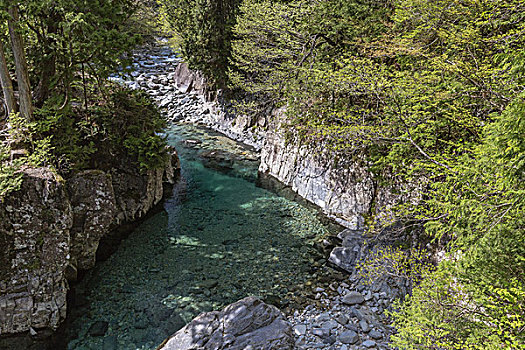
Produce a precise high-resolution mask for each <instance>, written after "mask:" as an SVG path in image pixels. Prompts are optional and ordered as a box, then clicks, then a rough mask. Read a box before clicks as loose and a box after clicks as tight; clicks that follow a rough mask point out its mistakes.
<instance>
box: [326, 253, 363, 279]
mask: <svg viewBox="0 0 525 350" xmlns="http://www.w3.org/2000/svg"><path fill="white" fill-rule="evenodd" d="M356 259H357V253H356V252H355V251H354V249H353V248H345V247H335V248H334V249H332V252H331V253H330V257H329V258H328V261H330V262H331V263H332V264H335V265H337V266H339V267H340V268H342V269H344V270H346V271H348V272H350V273H352V272H353V271H354V270H355V263H356Z"/></svg>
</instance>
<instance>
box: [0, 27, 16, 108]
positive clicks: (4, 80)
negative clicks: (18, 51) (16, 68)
mask: <svg viewBox="0 0 525 350" xmlns="http://www.w3.org/2000/svg"><path fill="white" fill-rule="evenodd" d="M0 83H1V84H2V91H3V93H4V100H5V105H6V113H7V115H9V114H11V113H15V112H16V99H15V92H14V90H13V83H12V82H11V76H10V75H9V70H8V69H7V62H6V60H5V53H4V38H3V37H2V38H0Z"/></svg>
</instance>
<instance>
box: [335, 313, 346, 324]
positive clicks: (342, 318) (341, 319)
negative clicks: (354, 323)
mask: <svg viewBox="0 0 525 350" xmlns="http://www.w3.org/2000/svg"><path fill="white" fill-rule="evenodd" d="M335 320H336V321H337V322H339V323H340V324H342V325H345V324H347V323H348V321H349V319H348V316H346V315H339V316H337V317H336V318H335Z"/></svg>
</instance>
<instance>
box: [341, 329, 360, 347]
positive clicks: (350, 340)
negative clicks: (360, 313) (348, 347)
mask: <svg viewBox="0 0 525 350" xmlns="http://www.w3.org/2000/svg"><path fill="white" fill-rule="evenodd" d="M358 340H359V335H358V334H357V333H356V332H354V331H352V330H348V331H344V332H342V333H341V334H340V335H339V341H340V342H341V343H343V344H355V343H357V341H358Z"/></svg>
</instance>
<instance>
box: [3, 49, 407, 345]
mask: <svg viewBox="0 0 525 350" xmlns="http://www.w3.org/2000/svg"><path fill="white" fill-rule="evenodd" d="M135 57H136V58H135V60H136V61H135V63H134V65H135V67H134V70H133V72H132V73H131V75H129V76H128V78H125V80H122V78H118V77H115V78H113V80H116V81H118V82H119V83H121V84H125V85H128V86H129V87H131V88H133V89H143V90H145V91H147V93H148V94H149V95H150V96H151V97H152V98H153V99H154V100H156V101H157V103H158V105H159V108H161V110H163V113H164V115H165V116H166V118H167V119H168V120H169V122H170V124H169V127H168V128H167V129H166V130H165V136H166V137H167V140H168V143H169V145H170V146H171V147H174V148H176V149H177V153H174V155H173V161H169V162H168V167H167V170H164V171H162V172H152V173H151V174H148V175H147V176H146V177H143V176H142V177H141V176H138V177H137V175H131V174H133V172H134V170H133V169H131V168H126V165H125V164H124V163H123V164H122V165H121V166H120V168H118V167H117V168H114V170H112V171H111V173H106V172H103V171H100V170H89V171H84V172H82V173H80V174H78V175H76V176H75V177H73V178H71V179H69V180H68V181H67V183H65V184H63V183H62V182H61V180H60V179H59V178H56V176H55V175H53V174H52V173H50V172H49V171H48V172H47V173H46V170H45V169H42V170H36V171H34V172H30V173H28V174H27V175H26V178H24V188H23V190H22V191H21V192H17V193H15V194H13V195H12V196H11V197H9V198H8V199H7V201H6V203H7V204H9V203H12V204H9V205H6V206H5V210H6V213H7V214H9V213H10V212H12V211H13V210H14V209H13V207H17V208H21V207H27V209H24V210H25V213H26V214H24V211H20V209H17V218H19V219H16V220H15V217H13V216H12V215H9V216H6V215H4V214H3V215H4V217H5V218H7V217H9V225H10V226H9V227H6V228H4V231H2V232H16V233H14V235H13V234H10V235H9V236H4V238H3V239H4V241H5V242H13V254H14V255H13V258H11V259H15V260H11V261H16V262H17V263H16V264H14V265H11V268H9V269H8V270H6V271H4V274H3V276H4V278H3V281H4V282H3V283H4V284H3V287H2V288H3V289H2V300H3V303H4V305H5V307H3V308H2V314H1V315H0V316H1V317H0V320H1V325H2V327H3V328H2V333H3V334H27V336H25V337H23V338H20V337H17V338H14V339H13V338H9V337H8V338H4V339H3V340H2V341H1V342H0V345H1V344H5V345H3V346H4V347H5V348H6V349H15V348H16V349H25V348H31V349H32V348H36V347H38V346H42V344H46V343H49V339H51V344H52V345H50V346H51V348H57V349H68V350H69V349H105V350H115V349H156V348H157V346H159V344H161V343H162V342H163V340H165V339H170V337H171V336H172V335H173V334H174V333H175V332H177V331H178V330H179V329H181V328H183V327H184V326H185V325H186V324H188V323H189V322H190V321H191V320H192V319H193V318H194V317H196V316H198V315H199V314H200V313H202V312H211V311H212V310H219V309H221V308H223V307H225V306H226V305H228V304H230V303H233V302H236V301H238V300H240V299H242V300H241V301H239V302H238V303H237V304H233V305H238V306H235V307H240V308H242V309H243V310H247V311H243V312H247V316H245V317H246V319H248V320H250V322H255V324H258V322H263V324H259V325H258V326H254V327H255V328H260V327H263V325H264V324H266V323H264V322H267V321H263V320H262V319H261V320H259V319H258V318H259V317H261V316H260V315H258V312H259V311H256V310H259V309H260V308H261V307H263V308H264V307H267V308H268V307H269V308H272V307H274V306H276V307H278V308H279V309H280V310H281V311H282V312H284V314H282V313H281V312H280V311H278V310H277V309H275V310H273V311H272V310H271V309H268V311H265V313H266V312H270V314H272V313H273V316H272V317H271V318H270V319H269V321H268V322H270V323H268V327H270V324H272V326H271V327H276V328H275V329H273V330H271V331H260V332H262V333H260V334H259V335H255V334H256V333H253V334H251V335H249V336H248V335H244V336H243V334H244V333H243V332H242V331H241V330H240V329H236V328H235V327H242V324H239V325H237V326H235V325H232V326H231V327H233V328H232V329H231V330H228V332H231V334H232V335H231V337H232V338H231V339H230V340H228V341H229V342H231V344H233V345H232V347H231V348H232V349H237V348H239V349H244V346H247V344H250V341H248V343H245V342H246V341H247V340H246V339H251V337H255V338H254V339H259V338H258V337H260V339H261V340H259V342H260V343H259V346H261V349H262V348H265V349H266V348H267V349H286V348H297V349H303V348H304V349H307V348H316V349H332V348H337V349H343V350H344V349H352V348H355V347H356V346H357V347H367V348H388V345H387V343H386V341H387V339H388V334H389V333H390V332H391V329H390V327H389V326H388V322H387V321H386V319H385V318H384V312H385V310H386V309H388V308H389V307H390V306H389V305H390V303H391V302H392V301H393V300H394V299H395V298H398V297H400V296H402V295H404V294H405V293H406V287H407V286H406V285H405V281H402V280H388V279H379V280H377V281H375V283H374V284H373V285H372V286H369V287H366V286H365V285H364V284H363V280H362V278H360V277H359V276H358V275H357V274H356V262H357V261H359V259H360V258H361V257H362V256H363V254H366V252H368V251H370V250H371V249H374V246H373V244H370V243H366V242H365V239H364V237H363V236H362V229H363V225H364V221H363V216H364V215H366V214H367V213H368V212H369V211H370V210H371V206H372V201H374V200H378V199H377V198H378V194H377V192H378V190H377V187H376V184H375V183H374V181H373V180H372V179H371V175H370V174H369V173H368V172H367V170H366V168H359V167H356V166H355V165H352V164H349V166H348V167H341V165H340V164H339V166H338V167H334V166H333V164H332V163H330V159H331V157H330V156H329V155H328V154H323V153H322V152H321V153H316V151H315V149H308V148H306V147H298V146H296V145H294V144H288V143H286V142H285V141H284V138H283V136H282V135H281V134H280V131H279V128H278V127H277V126H275V125H274V122H273V120H272V118H271V115H272V114H274V113H279V111H273V112H270V115H268V116H267V117H266V118H263V119H260V118H259V119H258V120H254V118H253V117H247V116H235V115H232V114H231V113H228V112H227V111H226V109H225V106H224V105H223V104H221V102H220V92H217V91H210V90H209V88H208V86H207V85H206V81H205V79H203V78H202V77H201V76H200V75H199V74H198V73H194V72H191V71H190V70H188V69H187V66H186V65H185V63H183V62H181V61H180V59H179V58H178V57H177V55H176V54H174V53H173V52H172V51H171V49H170V48H169V47H167V46H148V47H146V48H144V49H141V50H138V51H137V52H136V53H135ZM212 130H215V131H212ZM217 132H221V133H222V134H221V133H217ZM179 158H180V161H179ZM179 168H180V170H179ZM118 169H120V170H118ZM179 172H180V177H179ZM175 180H176V182H175ZM163 182H164V183H165V185H164V186H163ZM174 183H175V186H174V189H173V192H171V191H172V190H171V188H172V187H171V186H169V185H170V184H172V185H173V184H174ZM123 184H126V186H127V187H125V188H124V187H122V186H123ZM261 186H262V187H261ZM264 188H268V189H271V190H272V191H273V192H272V191H269V190H265V189H264ZM93 190H94V191H93ZM166 191H168V192H166ZM18 193H20V194H22V193H25V195H24V197H18V196H19V195H18ZM276 193H279V195H278V194H276ZM385 193H386V191H385ZM163 196H164V198H166V200H165V202H164V205H163V210H161V211H160V212H158V213H156V214H153V215H149V217H148V218H147V219H146V220H145V221H143V222H142V223H141V224H139V225H138V227H136V228H135V229H134V230H133V232H132V233H131V234H130V235H129V236H127V235H126V236H127V238H125V239H124V240H123V241H122V243H120V245H118V244H119V241H120V237H121V233H119V232H122V231H123V230H122V228H119V227H122V226H123V225H124V226H126V225H128V226H129V224H130V223H132V222H135V221H136V220H139V219H142V218H144V217H145V216H146V215H147V214H148V212H149V211H150V210H151V209H152V208H153V207H154V206H155V205H156V204H157V203H159V202H160V201H161V199H162V198H163ZM283 196H284V197H283ZM379 198H380V196H379ZM396 199H398V198H396ZM388 200H391V198H388V197H387V198H386V199H383V201H385V202H386V201H388ZM51 204H53V205H54V206H55V207H53V206H51ZM30 212H31V215H32V217H33V220H32V221H31V224H29V225H27V226H28V227H24V225H23V224H18V223H17V222H21V223H22V222H24V219H23V217H24V215H29V213H30ZM38 213H41V214H38ZM326 215H328V216H326ZM37 218H39V219H38V220H37ZM39 220H40V221H39ZM3 222H4V223H7V222H8V221H3ZM51 223H53V226H47V225H49V224H51ZM341 224H342V225H343V226H340V225H341ZM15 226H16V227H18V229H17V230H16V231H12V229H11V227H13V228H14V227H15ZM135 226H136V225H135ZM344 226H346V227H347V228H346V229H345V228H344ZM32 227H33V228H32ZM131 227H134V226H131ZM42 228H45V232H43V231H42ZM6 230H7V231H6ZM111 232H116V233H115V234H111ZM126 236H125V237H126ZM22 239H23V241H24V242H30V244H29V245H28V244H27V243H26V244H25V245H21V243H16V242H21V241H22ZM31 242H32V243H31ZM10 244H11V243H10ZM117 245H118V248H117ZM22 252H24V253H23V254H25V255H22ZM10 256H11V255H9V254H8V255H7V258H9V257H10ZM14 256H16V258H14ZM26 256H27V257H26ZM95 257H98V258H103V259H104V260H103V261H102V260H100V261H99V262H98V263H97V264H96V266H95ZM3 266H9V264H8V262H7V261H6V264H4V265H3ZM24 271H29V274H27V275H25V276H23V275H24ZM77 271H78V272H77ZM79 272H82V279H81V280H80V281H79V282H77V274H78V273H79ZM15 274H18V275H19V276H20V277H19V278H13V277H14V276H15ZM8 279H10V281H11V282H10V283H7V281H8ZM68 290H69V292H68ZM66 293H68V295H69V297H68V298H67V300H66ZM249 296H255V297H257V298H258V299H253V300H250V299H243V298H246V297H249ZM260 301H264V302H266V303H267V304H271V305H274V306H268V305H266V304H261V305H259V304H258V303H260ZM233 305H232V306H231V307H230V309H231V308H233V309H235V307H234V306H233ZM257 305H259V306H257ZM227 310H228V309H226V310H225V311H224V312H225V313H226V314H225V315H224V316H223V317H229V316H228V313H227V312H228V311H227ZM229 312H232V311H231V310H230V311H229ZM66 313H67V319H66ZM205 315H208V314H203V315H201V316H199V318H198V319H196V320H195V321H193V322H197V323H198V322H200V321H197V320H200V319H201V318H203V319H206V317H208V316H205ZM210 315H211V314H210ZM210 317H211V316H210ZM213 317H216V316H213ZM64 320H65V323H63V322H64ZM274 320H275V321H274ZM277 320H280V321H277ZM208 322H211V321H208ZM275 322H278V323H275ZM191 324H192V323H190V324H189V325H188V326H186V327H185V328H183V329H182V330H181V331H180V332H177V333H176V335H174V336H173V338H172V339H171V340H169V341H168V342H167V343H166V345H165V346H164V348H163V349H165V350H167V349H189V348H190V347H188V346H190V345H188V344H190V343H191V344H193V343H195V344H197V343H199V342H201V343H202V344H207V345H206V346H207V347H206V348H210V349H211V348H216V347H217V346H218V347H220V346H223V345H220V344H222V343H221V342H224V341H226V339H225V338H224V339H223V338H222V337H219V338H220V339H219V338H217V336H213V335H212V334H214V333H213V332H215V331H216V328H214V327H216V326H213V323H210V324H209V325H208V326H207V327H211V328H206V329H208V330H207V331H205V332H204V333H202V334H200V333H198V334H199V335H198V336H195V337H192V338H193V339H189V340H188V339H185V338H184V337H187V335H186V336H185V335H184V334H186V332H187V329H188V327H190V328H191ZM264 327H266V326H264ZM57 329H58V331H57V332H56V333H55V335H54V336H51V338H48V337H49V336H50V334H51V333H50V332H51V331H54V330H57ZM253 331H254V332H258V331H257V329H254V330H253ZM190 333H192V334H193V333H194V332H193V331H192V332H190ZM236 334H237V335H236ZM268 337H270V338H268ZM272 337H275V339H273V338H272ZM190 338H191V337H190ZM21 339H22V340H21ZM39 339H42V341H39ZM46 339H48V340H46ZM173 339H178V340H173ZM181 339H182V340H181ZM184 339H185V340H184ZM243 339H244V340H243ZM272 339H273V340H272ZM185 342H186V343H188V342H189V343H188V344H187V345H185V346H186V347H184V346H183V345H181V344H183V343H185ZM31 344H33V345H31ZM236 344H237V345H236ZM242 344H244V345H242ZM272 344H273V345H272ZM234 345H235V346H234Z"/></svg>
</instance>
